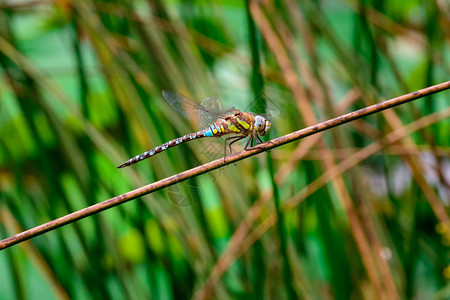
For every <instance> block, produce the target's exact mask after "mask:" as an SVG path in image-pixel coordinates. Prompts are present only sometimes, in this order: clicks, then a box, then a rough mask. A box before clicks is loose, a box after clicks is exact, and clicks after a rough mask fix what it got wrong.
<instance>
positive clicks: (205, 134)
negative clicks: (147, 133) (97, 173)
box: [117, 125, 214, 169]
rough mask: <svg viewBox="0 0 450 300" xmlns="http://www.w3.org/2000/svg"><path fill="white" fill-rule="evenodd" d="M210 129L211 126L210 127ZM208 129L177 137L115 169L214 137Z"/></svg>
mask: <svg viewBox="0 0 450 300" xmlns="http://www.w3.org/2000/svg"><path fill="white" fill-rule="evenodd" d="M211 127H212V125H211ZM211 127H210V128H207V129H204V130H200V131H197V132H195V133H191V134H186V135H184V136H182V137H179V138H177V139H174V140H171V141H170V142H167V143H164V144H162V145H159V146H158V147H155V148H153V149H152V150H148V151H146V152H144V153H142V154H139V155H136V156H135V157H133V158H130V159H129V160H127V161H126V162H124V163H123V164H121V165H120V166H118V167H117V168H119V169H120V168H123V167H127V166H129V165H132V164H135V163H137V162H140V161H141V160H144V159H146V158H149V157H152V156H153V155H156V154H158V153H160V152H163V151H164V150H166V149H168V148H170V147H175V146H178V145H179V144H181V143H186V142H189V141H192V140H194V139H199V138H203V137H210V136H214V134H213V132H212V130H211Z"/></svg>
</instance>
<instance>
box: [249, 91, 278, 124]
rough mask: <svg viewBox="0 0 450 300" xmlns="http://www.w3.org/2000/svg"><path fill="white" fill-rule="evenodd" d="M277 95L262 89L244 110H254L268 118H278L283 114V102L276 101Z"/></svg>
mask: <svg viewBox="0 0 450 300" xmlns="http://www.w3.org/2000/svg"><path fill="white" fill-rule="evenodd" d="M274 99H275V97H273V96H271V95H269V91H268V90H266V89H264V90H262V91H260V92H259V93H258V94H257V95H256V97H255V99H254V100H253V101H252V102H251V103H250V104H249V105H248V106H247V107H246V108H245V110H244V111H252V112H254V113H255V114H258V115H261V116H263V117H266V118H268V119H272V118H278V117H279V116H280V115H281V111H282V109H281V105H282V103H281V102H276V101H275V100H274Z"/></svg>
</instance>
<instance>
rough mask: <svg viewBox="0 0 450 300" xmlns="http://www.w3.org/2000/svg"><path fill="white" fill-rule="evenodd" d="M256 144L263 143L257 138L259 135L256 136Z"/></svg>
mask: <svg viewBox="0 0 450 300" xmlns="http://www.w3.org/2000/svg"><path fill="white" fill-rule="evenodd" d="M256 142H257V143H258V144H261V143H264V142H263V141H262V140H261V138H260V137H259V135H257V136H256Z"/></svg>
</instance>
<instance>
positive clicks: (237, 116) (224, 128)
mask: <svg viewBox="0 0 450 300" xmlns="http://www.w3.org/2000/svg"><path fill="white" fill-rule="evenodd" d="M211 131H212V133H213V136H215V137H221V136H223V135H226V134H233V133H234V134H240V135H250V134H253V132H254V131H255V115H254V114H252V113H247V112H241V111H239V110H235V111H234V112H233V113H232V114H229V115H227V116H225V117H223V118H220V119H217V120H216V121H215V122H214V123H213V124H212V125H211Z"/></svg>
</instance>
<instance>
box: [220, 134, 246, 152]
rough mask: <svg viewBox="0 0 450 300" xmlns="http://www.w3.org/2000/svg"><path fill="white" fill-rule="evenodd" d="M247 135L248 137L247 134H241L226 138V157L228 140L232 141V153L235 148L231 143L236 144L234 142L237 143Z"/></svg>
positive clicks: (229, 145)
mask: <svg viewBox="0 0 450 300" xmlns="http://www.w3.org/2000/svg"><path fill="white" fill-rule="evenodd" d="M245 137H246V135H239V136H232V137H229V138H226V139H225V151H224V152H225V154H224V157H225V156H227V142H228V141H231V142H230V143H229V144H228V147H230V154H231V153H233V150H232V149H231V145H232V144H234V143H236V142H237V141H239V140H242V139H244V138H245Z"/></svg>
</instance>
